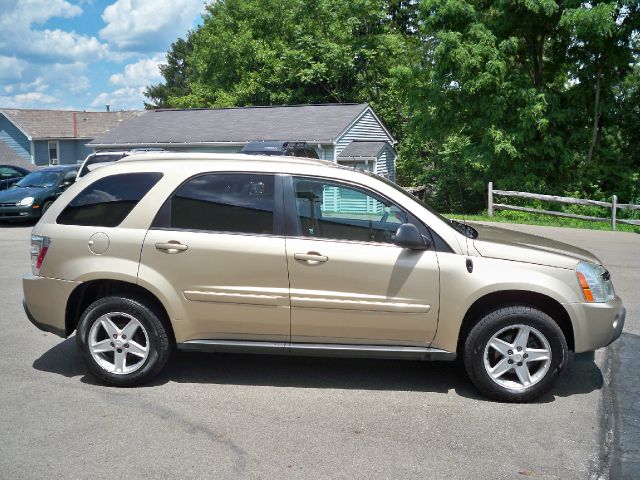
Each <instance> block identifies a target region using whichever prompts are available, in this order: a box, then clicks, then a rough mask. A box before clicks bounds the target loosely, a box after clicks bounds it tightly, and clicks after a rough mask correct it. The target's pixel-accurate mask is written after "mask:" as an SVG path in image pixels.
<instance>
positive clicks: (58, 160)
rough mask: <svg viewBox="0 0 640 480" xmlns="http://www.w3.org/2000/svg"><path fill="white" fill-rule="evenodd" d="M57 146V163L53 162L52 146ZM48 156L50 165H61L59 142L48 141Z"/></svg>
mask: <svg viewBox="0 0 640 480" xmlns="http://www.w3.org/2000/svg"><path fill="white" fill-rule="evenodd" d="M52 143H55V144H56V159H55V162H52V161H51V144H52ZM47 156H48V157H49V165H60V142H59V141H58V140H48V141H47Z"/></svg>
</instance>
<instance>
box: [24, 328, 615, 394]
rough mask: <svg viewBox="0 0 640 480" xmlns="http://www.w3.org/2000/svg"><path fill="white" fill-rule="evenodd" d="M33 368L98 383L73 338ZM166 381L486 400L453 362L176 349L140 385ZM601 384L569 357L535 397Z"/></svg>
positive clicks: (593, 369)
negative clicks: (551, 385) (548, 389)
mask: <svg viewBox="0 0 640 480" xmlns="http://www.w3.org/2000/svg"><path fill="white" fill-rule="evenodd" d="M33 368H35V369H37V370H40V371H43V372H50V373H55V374H58V375H63V376H65V377H69V378H73V377H81V381H82V382H84V383H88V384H93V385H97V384H99V382H97V381H96V380H95V379H94V377H93V376H91V375H90V374H89V372H88V370H87V368H86V367H85V364H84V362H83V360H82V358H81V356H80V354H79V353H78V351H77V350H76V346H75V338H74V337H71V338H69V339H67V340H65V341H64V342H61V343H59V344H58V345H56V346H55V347H53V348H51V349H50V350H49V351H47V352H45V353H44V354H43V355H42V356H41V357H40V358H38V359H37V360H35V361H34V362H33ZM168 382H178V383H204V384H220V385H258V386H274V387H299V388H332V389H353V390H380V391H383V390H394V391H395V390H397V391H412V392H434V393H445V394H446V393H448V392H449V391H450V390H452V389H453V390H455V391H456V393H457V394H458V395H460V396H463V397H467V398H473V399H482V400H486V399H485V398H484V397H482V396H481V395H480V394H479V393H478V392H477V391H476V389H475V388H474V386H473V385H472V384H471V382H470V381H469V380H468V379H467V376H466V374H465V372H464V368H463V367H462V365H461V364H460V363H459V362H417V361H403V360H369V359H349V358H322V357H289V356H272V355H241V354H223V353H191V352H188V353H187V352H177V353H175V354H174V355H173V356H172V358H171V359H170V360H169V364H168V365H167V367H166V368H165V370H164V371H163V372H162V373H161V374H160V375H158V377H156V378H155V379H154V380H153V381H152V382H150V383H149V384H147V385H146V386H147V387H157V386H159V385H164V384H165V383H168ZM602 383H603V380H602V374H601V373H600V369H599V368H598V367H597V366H596V364H595V363H594V362H593V361H570V362H569V365H568V367H567V371H566V372H565V374H564V375H563V376H562V378H561V380H560V382H559V384H558V386H556V388H555V389H554V390H553V392H552V393H550V394H547V395H545V396H544V397H542V398H541V399H540V400H538V402H541V403H547V402H553V401H554V400H555V397H567V396H570V395H574V394H579V393H589V392H592V391H594V390H597V389H600V388H601V387H602Z"/></svg>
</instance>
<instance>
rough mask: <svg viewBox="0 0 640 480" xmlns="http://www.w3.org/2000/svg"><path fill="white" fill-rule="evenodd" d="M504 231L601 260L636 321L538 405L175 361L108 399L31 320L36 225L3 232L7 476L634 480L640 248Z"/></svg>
mask: <svg viewBox="0 0 640 480" xmlns="http://www.w3.org/2000/svg"><path fill="white" fill-rule="evenodd" d="M508 228H516V229H521V230H525V231H528V232H531V233H536V234H540V235H547V236H550V237H553V238H556V239H559V240H563V241H566V242H569V243H574V244H577V245H580V246H582V247H584V248H587V249H589V250H592V251H593V252H594V253H595V254H596V255H598V256H599V257H600V258H601V259H602V260H603V261H604V263H605V264H606V265H607V266H608V267H609V269H610V271H611V273H612V277H613V280H614V285H615V287H616V290H617V293H618V294H619V295H620V296H621V297H622V298H623V300H624V301H625V303H626V306H627V310H628V315H627V324H626V327H625V333H624V334H623V338H622V340H621V341H620V342H618V343H619V345H618V344H614V347H615V348H616V349H617V350H613V348H612V347H609V350H608V351H606V350H600V351H598V352H597V353H596V356H595V361H594V360H584V359H581V360H580V361H572V362H571V363H570V364H569V367H568V370H567V371H566V373H565V375H564V377H563V378H562V379H561V382H560V384H559V385H558V387H557V388H556V389H555V390H554V391H553V392H552V393H551V394H549V395H547V396H545V397H543V398H542V399H541V400H540V401H538V402H536V403H533V404H528V405H511V404H502V403H496V402H491V401H488V400H485V399H484V398H482V397H480V396H479V395H478V394H477V393H476V391H475V390H474V389H473V387H472V385H471V384H470V382H469V381H468V380H467V379H466V377H465V375H464V372H463V369H462V367H461V366H459V365H457V364H452V363H418V362H402V361H381V360H343V359H322V358H308V359H305V358H287V357H268V356H242V355H222V354H178V355H176V356H175V357H174V358H173V360H172V362H171V364H170V366H169V367H168V368H167V369H166V371H165V372H164V373H163V374H162V375H161V376H160V377H159V378H158V379H157V380H156V381H155V382H154V383H152V384H150V385H148V386H146V387H142V388H133V389H117V388H111V387H104V386H102V385H99V384H97V383H96V382H95V381H94V379H93V378H92V377H90V376H89V375H88V372H87V370H86V369H85V367H84V365H83V364H82V362H81V359H80V357H79V355H78V354H77V353H76V350H75V341H74V340H75V339H74V338H73V337H71V338H69V339H67V340H61V339H60V338H58V337H56V336H54V335H52V334H48V333H44V332H41V331H39V330H37V329H36V328H35V327H33V326H32V325H31V324H30V323H29V322H28V321H27V319H26V317H25V315H24V313H23V311H22V306H21V299H22V287H21V275H22V274H23V273H25V272H27V271H29V269H30V265H29V258H28V241H29V234H30V227H24V226H20V227H15V226H11V227H6V226H0V282H1V283H0V285H1V288H0V299H1V303H0V305H1V306H2V308H1V310H0V331H1V332H2V334H1V335H0V351H1V354H0V385H1V386H2V388H1V389H0V405H1V406H2V419H1V420H0V478H8V479H13V478H38V479H40V478H145V477H154V478H160V477H183V478H237V477H243V478H280V477H285V478H434V479H435V478H453V479H458V478H460V479H466V478H492V479H502V478H505V479H507V478H508V479H512V478H543V479H550V478H558V479H584V478H611V479H614V478H636V477H632V476H631V475H632V474H633V472H634V471H635V473H636V474H637V472H638V470H635V469H636V468H639V467H640V466H639V465H638V463H637V461H638V460H637V459H638V442H637V440H638V438H639V437H637V436H634V435H635V433H637V432H638V430H637V428H638V425H637V422H638V415H637V414H638V410H639V406H638V396H639V395H638V393H640V392H638V390H637V388H638V387H637V385H635V384H636V383H638V382H637V379H638V373H637V372H638V369H637V368H635V367H636V366H638V368H640V363H639V362H638V355H637V351H638V348H637V346H638V345H639V344H640V342H638V338H639V337H638V335H639V334H640V299H639V298H638V294H637V291H638V290H637V289H638V284H639V283H640V255H639V253H640V235H636V234H632V233H614V232H599V231H585V230H571V229H561V228H547V227H523V226H508ZM634 352H635V353H634ZM633 388H635V389H636V390H635V391H634V390H633ZM634 428H635V429H636V430H635V433H634ZM629 435H631V436H630V437H629Z"/></svg>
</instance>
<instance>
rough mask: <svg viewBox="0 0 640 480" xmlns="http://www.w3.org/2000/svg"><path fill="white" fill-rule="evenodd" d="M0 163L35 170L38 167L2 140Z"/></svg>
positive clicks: (0, 143)
mask: <svg viewBox="0 0 640 480" xmlns="http://www.w3.org/2000/svg"><path fill="white" fill-rule="evenodd" d="M0 165H12V166H14V167H22V168H26V169H27V170H35V169H36V168H37V167H36V166H35V165H34V164H33V163H31V162H30V161H28V160H25V159H24V158H22V157H21V156H20V155H18V154H17V153H16V152H15V150H14V149H13V148H11V147H10V146H9V145H7V144H6V143H5V142H4V141H3V140H0Z"/></svg>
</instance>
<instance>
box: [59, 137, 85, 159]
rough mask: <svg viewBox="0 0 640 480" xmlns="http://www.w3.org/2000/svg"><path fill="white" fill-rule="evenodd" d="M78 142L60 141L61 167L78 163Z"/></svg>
mask: <svg viewBox="0 0 640 480" xmlns="http://www.w3.org/2000/svg"><path fill="white" fill-rule="evenodd" d="M78 143H80V142H79V141H78V140H60V141H59V142H58V163H60V165H66V164H75V163H78V159H77V158H76V156H77V148H76V147H77V145H78Z"/></svg>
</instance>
